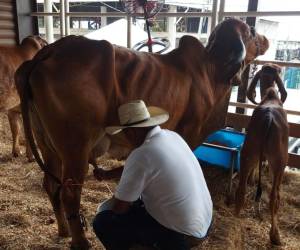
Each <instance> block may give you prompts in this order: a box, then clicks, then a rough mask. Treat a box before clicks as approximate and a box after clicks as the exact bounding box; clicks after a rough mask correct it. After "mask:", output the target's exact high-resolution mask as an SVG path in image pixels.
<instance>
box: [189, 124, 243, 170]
mask: <svg viewBox="0 0 300 250" xmlns="http://www.w3.org/2000/svg"><path fill="white" fill-rule="evenodd" d="M244 140H245V134H243V133H240V132H236V131H232V130H228V129H222V130H218V131H216V132H214V133H213V134H211V135H209V136H208V137H207V138H206V140H205V142H207V143H211V144H216V145H221V146H225V147H228V148H231V149H236V152H232V151H229V150H225V149H220V148H215V147H209V146H206V145H201V146H199V147H198V148H196V149H195V150H194V154H195V156H196V157H197V159H198V160H199V161H200V162H201V163H202V164H204V165H214V166H219V167H222V168H228V169H229V168H230V166H231V162H232V160H233V158H232V157H234V154H236V159H235V161H234V169H236V170H239V169H240V151H241V148H242V145H243V143H244Z"/></svg>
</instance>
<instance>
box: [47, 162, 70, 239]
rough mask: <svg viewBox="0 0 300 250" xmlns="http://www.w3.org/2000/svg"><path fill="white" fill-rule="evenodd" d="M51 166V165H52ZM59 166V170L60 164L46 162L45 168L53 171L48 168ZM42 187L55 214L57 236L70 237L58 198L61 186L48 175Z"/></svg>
mask: <svg viewBox="0 0 300 250" xmlns="http://www.w3.org/2000/svg"><path fill="white" fill-rule="evenodd" d="M52 164H53V165H52ZM51 165H52V166H54V165H56V166H59V167H60V169H61V163H60V162H58V161H56V160H55V162H52V163H50V162H46V163H45V166H47V168H48V169H53V168H51V167H49V166H51ZM43 186H44V188H45V190H46V192H47V194H48V197H49V199H50V202H51V204H52V207H53V211H54V214H55V218H56V220H57V227H58V235H59V236H61V237H68V236H70V233H69V226H68V223H67V220H66V217H65V213H64V208H63V204H62V202H61V198H60V192H61V189H62V187H61V184H59V183H57V182H56V180H55V179H54V178H53V177H52V176H50V175H49V174H45V176H44V180H43Z"/></svg>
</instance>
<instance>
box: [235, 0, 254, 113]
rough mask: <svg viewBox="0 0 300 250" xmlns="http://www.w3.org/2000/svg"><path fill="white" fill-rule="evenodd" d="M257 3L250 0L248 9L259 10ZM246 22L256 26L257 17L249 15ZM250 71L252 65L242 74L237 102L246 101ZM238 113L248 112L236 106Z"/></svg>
mask: <svg viewBox="0 0 300 250" xmlns="http://www.w3.org/2000/svg"><path fill="white" fill-rule="evenodd" d="M257 5H258V0H249V2H248V11H257ZM246 23H247V24H248V25H249V26H253V27H255V23H256V17H247V19H246ZM249 71H250V65H248V67H247V68H246V69H245V70H244V72H243V75H242V83H241V85H240V86H239V88H238V94H237V102H243V103H245V102H246V95H247V88H248V82H249ZM235 111H236V113H239V114H245V113H246V112H247V110H246V109H244V108H236V110H235Z"/></svg>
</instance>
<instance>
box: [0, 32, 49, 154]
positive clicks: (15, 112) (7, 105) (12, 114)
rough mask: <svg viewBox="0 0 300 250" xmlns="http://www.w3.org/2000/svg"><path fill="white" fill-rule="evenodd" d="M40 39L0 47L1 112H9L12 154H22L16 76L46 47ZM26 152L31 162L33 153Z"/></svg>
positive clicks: (33, 37) (25, 40) (35, 38)
mask: <svg viewBox="0 0 300 250" xmlns="http://www.w3.org/2000/svg"><path fill="white" fill-rule="evenodd" d="M46 44H47V43H46V41H44V40H43V39H41V38H40V37H37V36H36V37H35V36H29V37H27V38H25V39H24V40H23V41H22V42H21V44H20V45H18V46H9V47H8V46H7V47H4V46H0V111H5V112H8V119H9V125H10V129H11V132H12V137H13V148H12V154H13V156H14V157H17V156H19V155H20V154H21V150H20V145H19V137H20V136H19V135H20V127H21V123H20V118H21V116H20V115H21V114H20V112H21V110H20V98H19V95H18V92H17V89H16V86H15V82H14V75H15V72H16V70H17V68H18V67H19V66H20V65H21V64H22V63H23V62H25V61H27V60H30V59H32V58H33V56H34V55H35V54H36V53H37V51H38V50H40V49H41V48H42V47H44V46H45V45H46ZM28 149H30V148H28ZM28 149H27V150H26V154H27V157H28V159H29V160H31V159H33V156H32V154H31V153H30V152H31V151H30V150H29V151H28Z"/></svg>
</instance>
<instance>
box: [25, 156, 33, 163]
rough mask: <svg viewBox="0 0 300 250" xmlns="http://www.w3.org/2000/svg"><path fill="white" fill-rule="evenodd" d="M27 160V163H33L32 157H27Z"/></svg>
mask: <svg viewBox="0 0 300 250" xmlns="http://www.w3.org/2000/svg"><path fill="white" fill-rule="evenodd" d="M27 160H28V162H34V161H35V159H34V157H33V156H27Z"/></svg>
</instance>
